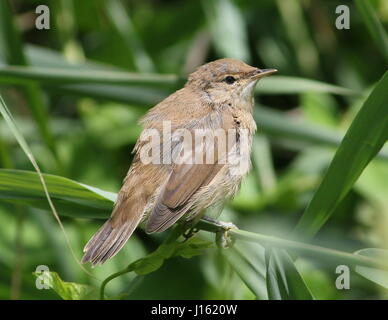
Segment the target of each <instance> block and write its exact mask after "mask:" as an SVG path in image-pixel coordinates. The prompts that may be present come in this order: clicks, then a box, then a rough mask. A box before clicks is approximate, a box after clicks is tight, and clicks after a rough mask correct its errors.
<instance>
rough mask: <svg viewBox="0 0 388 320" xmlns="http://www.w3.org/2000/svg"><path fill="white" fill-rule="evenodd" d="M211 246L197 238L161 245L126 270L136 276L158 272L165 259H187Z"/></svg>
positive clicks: (210, 243) (209, 243)
mask: <svg viewBox="0 0 388 320" xmlns="http://www.w3.org/2000/svg"><path fill="white" fill-rule="evenodd" d="M212 245H213V243H212V242H209V241H204V240H201V239H199V238H190V239H188V240H187V241H184V242H171V243H163V244H161V245H160V246H159V247H158V249H156V250H155V251H154V252H152V253H150V254H149V255H147V256H146V257H144V258H141V259H139V260H137V261H135V262H134V263H132V264H131V265H130V266H129V267H128V268H129V270H131V271H135V272H136V273H137V274H138V275H145V274H148V273H151V272H154V271H156V270H158V269H159V268H160V267H161V266H162V265H163V263H164V261H165V260H166V259H169V258H171V257H174V256H181V257H183V258H187V259H189V258H192V257H194V256H197V255H201V254H203V251H204V250H205V249H208V248H210V247H211V246H212Z"/></svg>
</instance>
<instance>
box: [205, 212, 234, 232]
mask: <svg viewBox="0 0 388 320" xmlns="http://www.w3.org/2000/svg"><path fill="white" fill-rule="evenodd" d="M202 220H205V221H207V222H210V223H212V224H215V225H216V226H218V227H221V228H222V229H224V230H225V231H228V230H230V229H237V227H236V225H235V224H234V223H232V222H225V221H219V220H216V219H213V218H210V217H208V216H203V217H202Z"/></svg>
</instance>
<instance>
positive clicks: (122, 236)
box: [81, 205, 142, 266]
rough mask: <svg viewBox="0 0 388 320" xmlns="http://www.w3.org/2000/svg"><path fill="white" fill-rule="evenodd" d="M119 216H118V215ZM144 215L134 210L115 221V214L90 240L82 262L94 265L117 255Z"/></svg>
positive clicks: (120, 208) (121, 207) (120, 207)
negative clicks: (122, 218) (125, 216)
mask: <svg viewBox="0 0 388 320" xmlns="http://www.w3.org/2000/svg"><path fill="white" fill-rule="evenodd" d="M117 209H119V210H123V209H124V210H125V209H128V208H125V206H124V208H123V206H122V205H121V206H119V207H116V208H115V210H114V211H116V213H118V212H117ZM114 213H115V212H114ZM116 217H117V216H116ZM141 217H142V212H139V211H137V212H136V211H135V212H132V214H131V217H129V218H128V219H125V220H124V221H122V222H121V223H119V224H118V223H113V219H114V218H115V215H113V216H112V217H111V218H110V219H109V220H108V221H106V222H105V223H104V225H103V226H102V227H101V228H100V230H98V231H97V233H96V234H95V235H94V236H93V237H92V238H91V239H90V240H89V242H88V243H87V244H86V246H85V248H84V253H85V254H84V256H83V258H82V260H81V262H82V263H86V262H91V263H92V264H93V266H96V265H97V264H102V263H104V262H105V261H106V260H108V259H110V258H112V257H113V256H115V255H116V254H117V253H118V252H119V251H120V249H121V248H122V247H123V246H124V245H125V243H126V242H127V241H128V239H129V237H130V236H131V235H132V233H133V231H134V230H135V229H136V227H137V225H138V224H139V222H140V220H141Z"/></svg>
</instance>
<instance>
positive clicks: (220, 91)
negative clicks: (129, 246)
mask: <svg viewBox="0 0 388 320" xmlns="http://www.w3.org/2000/svg"><path fill="white" fill-rule="evenodd" d="M276 71H277V70H276V69H259V68H255V67H252V66H249V65H247V64H245V63H244V62H241V61H238V60H235V59H229V58H227V59H220V60H216V61H213V62H209V63H207V64H204V65H202V66H200V67H199V68H197V69H196V70H195V71H194V72H193V73H191V74H190V75H189V77H188V80H187V82H186V84H185V86H184V87H183V88H182V89H180V90H178V91H176V92H174V93H173V94H171V95H170V96H168V97H167V98H166V99H165V100H163V101H162V102H160V103H159V104H157V105H156V106H154V107H153V108H152V109H150V110H149V111H148V113H147V114H146V115H145V116H144V117H143V118H142V119H141V121H140V122H141V124H142V125H143V127H144V130H143V132H142V133H141V135H140V137H139V139H138V141H137V143H136V145H135V148H134V151H133V152H134V153H135V155H134V159H133V162H132V165H131V167H130V168H129V171H128V173H127V175H126V177H125V179H124V182H123V185H122V187H121V190H120V192H119V194H118V197H117V200H116V203H115V205H114V208H113V211H112V214H111V217H110V218H109V219H108V220H107V221H106V222H105V224H104V225H103V226H102V227H101V229H100V230H99V231H98V232H97V233H96V234H95V235H94V236H93V237H92V238H91V239H90V241H89V242H88V243H87V244H86V246H85V248H84V252H85V254H84V257H83V259H82V262H83V263H86V262H91V263H92V264H93V266H94V265H97V264H100V263H104V262H105V261H106V260H107V259H109V258H112V257H113V256H114V255H116V254H117V253H118V252H119V250H120V249H121V248H122V247H123V246H124V245H125V243H126V242H127V240H128V239H129V238H130V236H131V235H132V233H133V232H134V230H135V229H136V227H137V226H138V225H139V224H140V223H143V222H144V223H145V231H146V232H147V233H153V232H161V231H164V230H166V229H168V228H169V227H171V226H172V225H173V224H174V223H176V222H177V221H178V220H180V219H183V220H185V221H187V220H194V219H198V217H201V216H202V215H203V213H204V211H205V209H207V208H209V207H211V206H215V205H219V204H223V203H224V202H225V201H227V200H228V199H230V198H232V197H233V196H234V195H235V194H236V192H237V191H238V189H239V186H240V183H241V180H242V178H243V177H244V176H245V175H246V174H247V173H248V171H249V168H250V160H249V158H250V153H251V145H252V138H253V135H254V133H255V131H256V123H255V121H254V119H253V116H252V109H253V104H254V100H253V98H254V88H255V85H256V83H257V81H258V80H259V79H261V78H262V77H264V76H267V75H269V74H272V73H274V72H276ZM198 137H199V138H198Z"/></svg>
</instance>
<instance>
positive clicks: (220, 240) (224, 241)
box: [202, 216, 238, 248]
mask: <svg viewBox="0 0 388 320" xmlns="http://www.w3.org/2000/svg"><path fill="white" fill-rule="evenodd" d="M202 219H203V220H205V221H208V222H210V223H212V224H214V225H216V226H218V227H220V229H221V230H220V231H218V232H217V233H216V242H217V245H218V246H219V247H221V248H228V247H231V246H232V245H233V243H234V239H233V238H232V237H231V236H230V235H229V231H230V230H232V229H238V228H237V227H236V225H235V224H234V223H232V222H225V221H218V220H215V219H213V218H209V217H206V216H205V217H203V218H202Z"/></svg>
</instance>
